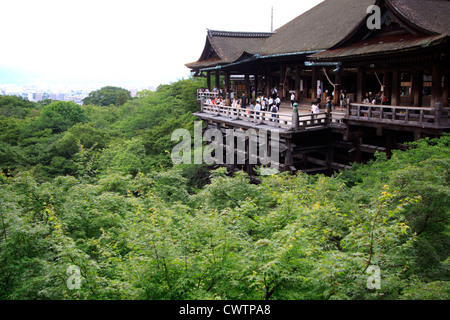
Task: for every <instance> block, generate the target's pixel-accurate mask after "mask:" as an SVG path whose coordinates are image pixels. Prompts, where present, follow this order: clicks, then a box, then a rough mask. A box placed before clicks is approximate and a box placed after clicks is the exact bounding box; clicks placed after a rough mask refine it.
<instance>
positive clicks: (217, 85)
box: [215, 71, 220, 92]
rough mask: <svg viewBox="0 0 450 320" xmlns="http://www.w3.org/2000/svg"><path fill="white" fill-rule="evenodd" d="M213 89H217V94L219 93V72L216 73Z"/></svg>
mask: <svg viewBox="0 0 450 320" xmlns="http://www.w3.org/2000/svg"><path fill="white" fill-rule="evenodd" d="M215 87H216V88H217V92H219V87H220V72H219V71H217V72H216V83H215Z"/></svg>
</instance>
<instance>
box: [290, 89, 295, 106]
mask: <svg viewBox="0 0 450 320" xmlns="http://www.w3.org/2000/svg"><path fill="white" fill-rule="evenodd" d="M294 103H295V93H294V92H292V93H291V107H293V106H294Z"/></svg>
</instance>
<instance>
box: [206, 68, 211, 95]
mask: <svg viewBox="0 0 450 320" xmlns="http://www.w3.org/2000/svg"><path fill="white" fill-rule="evenodd" d="M206 87H207V88H208V90H209V91H211V71H207V72H206Z"/></svg>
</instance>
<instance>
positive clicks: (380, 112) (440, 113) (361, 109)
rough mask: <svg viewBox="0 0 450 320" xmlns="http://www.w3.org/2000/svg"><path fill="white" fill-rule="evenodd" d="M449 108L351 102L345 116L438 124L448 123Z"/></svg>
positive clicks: (396, 122)
mask: <svg viewBox="0 0 450 320" xmlns="http://www.w3.org/2000/svg"><path fill="white" fill-rule="evenodd" d="M449 111H450V110H449V109H448V108H442V107H441V104H440V103H437V104H436V106H435V107H434V108H429V107H428V108H427V107H422V108H418V107H404V106H382V105H371V104H359V103H352V104H351V105H350V107H349V108H348V109H347V116H346V117H347V118H348V119H353V120H366V121H372V122H386V123H392V124H405V125H420V126H440V125H446V126H448V124H449Z"/></svg>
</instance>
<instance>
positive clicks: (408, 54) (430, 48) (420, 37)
mask: <svg viewBox="0 0 450 320" xmlns="http://www.w3.org/2000/svg"><path fill="white" fill-rule="evenodd" d="M374 5H375V6H377V8H379V9H380V10H379V12H377V11H376V10H375V9H373V10H368V9H369V7H371V6H374ZM378 13H379V14H378ZM449 14H450V1H448V0H325V1H323V2H322V3H321V4H319V5H317V6H316V7H314V8H312V9H311V10H309V11H307V12H305V13H304V14H302V15H300V16H298V17H297V18H295V19H294V20H292V21H290V22H288V23H287V24H286V25H284V26H282V27H281V28H279V29H278V30H276V31H275V32H273V33H267V32H227V31H214V30H208V31H207V36H206V44H205V47H204V49H203V52H202V54H201V57H200V59H199V60H198V61H196V62H192V63H188V64H186V66H187V67H188V68H190V69H191V71H192V73H193V74H194V76H198V77H206V78H207V85H208V89H209V91H212V88H213V87H216V88H222V89H223V92H224V95H226V97H227V98H229V97H240V96H241V94H242V93H243V92H245V93H246V95H247V96H248V97H253V98H254V97H255V96H259V95H266V96H269V95H271V92H272V91H271V90H272V88H274V87H275V88H277V91H278V94H279V96H280V98H281V99H282V100H283V101H285V102H288V101H289V99H290V94H291V93H295V97H296V101H297V102H298V104H299V108H298V109H297V108H292V107H288V108H282V109H283V110H282V111H281V110H280V112H278V113H277V114H276V116H275V118H276V120H275V121H273V120H272V118H273V115H272V114H270V112H261V114H260V116H258V117H255V116H254V115H253V114H252V115H249V114H248V112H247V111H245V110H241V109H240V108H232V107H231V106H229V105H228V106H221V107H220V108H217V107H216V108H213V107H212V106H210V105H207V104H205V103H204V100H202V99H201V98H202V97H201V94H199V97H198V98H199V101H200V103H201V106H202V110H201V112H198V113H196V114H195V115H196V116H197V117H198V118H199V119H202V120H203V121H204V122H205V124H206V127H213V128H220V129H221V130H226V129H227V128H228V129H229V128H233V129H236V130H246V129H250V128H252V129H255V130H259V129H266V130H269V131H270V130H275V129H276V130H279V132H280V143H281V145H282V147H281V148H280V166H281V168H282V169H283V170H289V171H291V172H296V171H298V170H301V171H304V172H331V171H333V170H339V169H343V168H347V167H348V166H349V165H350V164H351V163H352V162H363V161H365V160H368V159H370V158H371V156H372V155H373V154H374V153H375V152H376V151H381V152H386V153H387V154H388V155H389V154H390V153H391V150H393V149H397V148H404V147H405V146H404V143H405V142H409V141H413V140H417V139H420V138H422V137H426V136H431V137H436V136H440V135H442V133H443V132H448V131H449V129H450V121H449V110H450V109H449V89H450V19H449ZM372 22H376V23H377V24H373V23H372ZM319 90H320V91H321V92H322V94H321V95H320V97H319V96H318V92H320V91H319ZM341 93H344V94H345V100H344V104H343V105H341V104H340V97H341ZM327 97H330V99H332V100H333V102H334V105H335V106H336V108H334V109H333V110H325V103H324V102H325V101H326V100H327ZM316 98H321V99H322V105H321V108H322V111H323V112H321V113H319V114H318V115H315V116H311V113H310V108H309V105H310V103H311V101H313V100H315V99H316ZM227 101H229V99H228V100H227ZM341 106H342V107H343V108H340V107H341ZM249 163H250V162H248V163H247V169H248V170H249V171H251V165H249Z"/></svg>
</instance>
